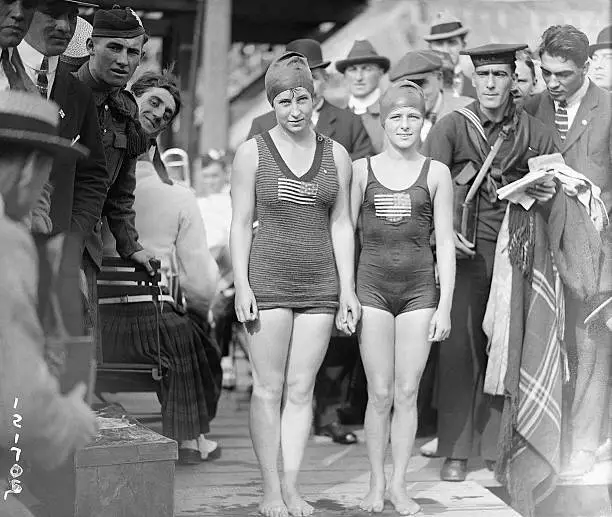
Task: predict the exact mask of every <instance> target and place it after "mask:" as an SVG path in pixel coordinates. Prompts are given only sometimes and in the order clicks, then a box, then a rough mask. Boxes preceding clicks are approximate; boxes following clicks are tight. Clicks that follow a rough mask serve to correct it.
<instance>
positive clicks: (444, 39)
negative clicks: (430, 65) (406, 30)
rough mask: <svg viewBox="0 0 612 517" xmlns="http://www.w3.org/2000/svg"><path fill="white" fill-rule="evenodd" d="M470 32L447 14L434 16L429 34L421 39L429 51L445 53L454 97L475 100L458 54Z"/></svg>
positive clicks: (472, 86) (473, 89) (472, 89)
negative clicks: (447, 56)
mask: <svg viewBox="0 0 612 517" xmlns="http://www.w3.org/2000/svg"><path fill="white" fill-rule="evenodd" d="M468 32H470V30H469V29H468V28H467V27H464V26H463V24H462V23H461V21H460V20H458V19H457V18H455V17H454V16H452V15H450V14H449V13H447V12H441V13H438V14H437V15H436V18H435V20H434V21H433V23H432V24H431V27H430V28H429V34H427V35H426V36H424V37H423V39H424V40H425V41H426V42H427V43H428V44H429V48H430V49H431V50H435V51H439V52H446V53H447V54H448V55H449V56H450V58H451V61H452V63H453V66H454V78H453V79H454V80H453V89H454V92H455V95H456V96H461V95H463V96H465V97H471V98H473V99H475V98H476V90H475V88H474V85H473V84H472V81H471V79H470V78H469V77H467V76H466V75H465V73H464V72H463V69H462V68H461V63H460V53H461V51H462V50H463V49H465V45H466V42H465V38H466V36H467V34H468Z"/></svg>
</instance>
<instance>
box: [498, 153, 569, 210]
mask: <svg viewBox="0 0 612 517" xmlns="http://www.w3.org/2000/svg"><path fill="white" fill-rule="evenodd" d="M527 164H528V165H529V172H528V173H527V174H525V176H523V177H522V178H521V179H518V180H516V181H513V182H512V183H510V184H508V185H506V186H505V187H501V188H500V189H498V191H497V197H499V199H507V200H508V201H510V202H511V203H516V204H519V205H521V206H522V207H523V208H524V209H525V210H529V209H530V208H531V206H532V205H533V204H534V203H535V199H534V198H533V197H531V196H530V195H529V194H527V189H528V188H529V187H531V186H533V185H537V184H540V183H546V182H548V181H550V180H551V179H553V178H554V177H555V166H558V165H565V160H563V156H561V154H560V153H554V154H546V155H543V156H536V157H535V158H530V159H529V160H527Z"/></svg>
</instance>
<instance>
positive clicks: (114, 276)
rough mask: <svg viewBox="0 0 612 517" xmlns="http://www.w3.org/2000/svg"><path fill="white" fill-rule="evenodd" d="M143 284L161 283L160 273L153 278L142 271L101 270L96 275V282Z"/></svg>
mask: <svg viewBox="0 0 612 517" xmlns="http://www.w3.org/2000/svg"><path fill="white" fill-rule="evenodd" d="M101 280H102V281H105V282H145V283H148V284H159V282H160V281H161V273H160V272H157V273H155V275H154V276H151V275H149V273H148V272H147V271H146V270H144V269H140V270H135V271H125V270H123V271H114V270H109V269H102V270H101V271H100V272H99V273H98V282H99V281H101Z"/></svg>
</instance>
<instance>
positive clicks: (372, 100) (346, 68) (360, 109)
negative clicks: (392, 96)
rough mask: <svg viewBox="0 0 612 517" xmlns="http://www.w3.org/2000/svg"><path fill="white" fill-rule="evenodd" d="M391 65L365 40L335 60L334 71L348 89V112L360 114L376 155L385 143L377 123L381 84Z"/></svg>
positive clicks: (378, 122) (356, 42)
mask: <svg viewBox="0 0 612 517" xmlns="http://www.w3.org/2000/svg"><path fill="white" fill-rule="evenodd" d="M390 65H391V62H390V61H389V59H388V58H386V57H384V56H381V55H379V54H378V52H376V50H375V49H374V47H373V46H372V44H371V43H370V42H369V41H368V40H357V41H355V43H354V44H353V47H352V48H351V50H350V51H349V53H348V56H347V57H346V58H345V59H341V60H339V61H336V70H338V72H340V73H341V74H343V75H344V78H345V80H346V82H347V84H348V87H349V90H350V94H351V95H350V97H349V100H348V107H349V109H350V110H351V111H352V112H353V113H355V115H360V116H361V119H362V120H363V125H364V126H365V128H366V131H367V132H368V135H370V140H371V141H372V145H373V146H374V150H375V151H376V152H377V153H379V152H381V151H382V148H383V144H384V136H383V133H384V131H383V129H382V126H381V124H380V109H379V106H378V100H379V99H380V87H379V86H380V81H381V79H382V78H383V76H384V75H385V74H386V73H387V71H388V70H389V66H390Z"/></svg>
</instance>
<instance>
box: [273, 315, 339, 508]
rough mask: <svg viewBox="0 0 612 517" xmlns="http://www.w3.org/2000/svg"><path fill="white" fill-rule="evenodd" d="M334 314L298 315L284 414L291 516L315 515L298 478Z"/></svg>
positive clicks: (287, 500) (287, 498)
mask: <svg viewBox="0 0 612 517" xmlns="http://www.w3.org/2000/svg"><path fill="white" fill-rule="evenodd" d="M333 319H334V315H333V314H296V315H295V316H294V320H293V334H292V336H291V344H290V348H289V359H288V361H287V387H286V396H285V404H284V408H283V413H282V417H281V448H282V451H283V469H284V476H283V483H282V493H283V499H284V501H285V504H286V505H287V508H288V510H289V513H290V514H291V515H294V516H297V517H301V516H304V515H311V514H312V513H313V511H314V510H313V508H312V506H310V505H309V504H308V503H307V502H306V501H304V499H302V497H301V496H300V494H299V491H298V486H297V477H298V473H299V471H300V466H301V464H302V458H303V457H304V449H305V448H306V442H307V441H308V436H309V434H310V426H311V424H312V398H313V390H314V383H315V378H316V376H317V372H318V371H319V368H320V367H321V363H323V359H324V357H325V352H326V351H327V345H328V343H329V337H330V335H331V330H332V325H333Z"/></svg>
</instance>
